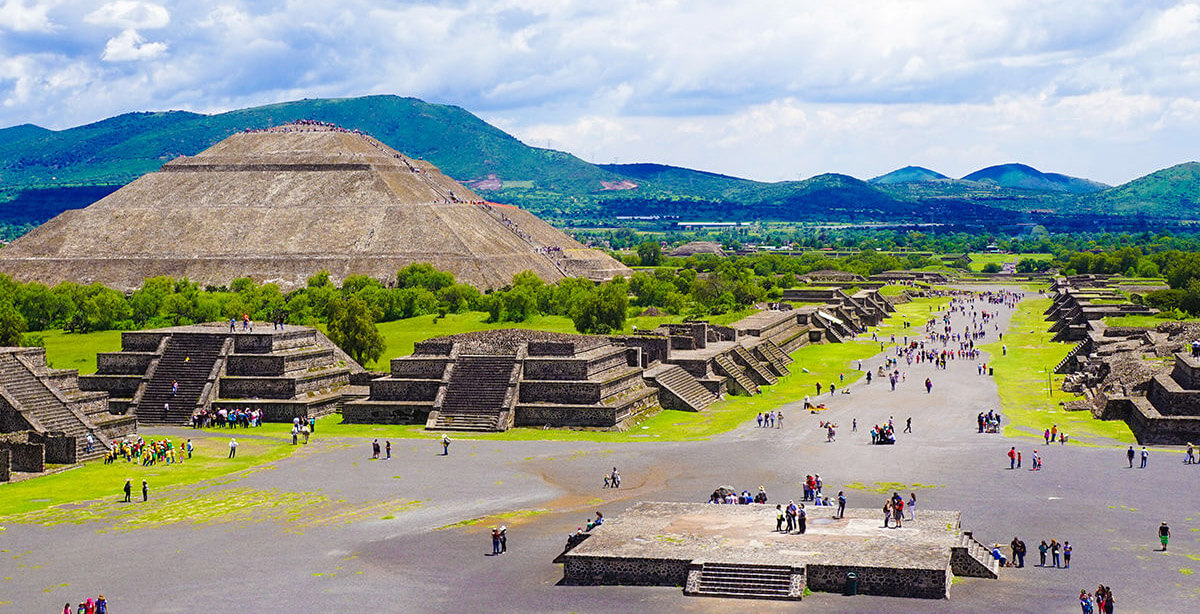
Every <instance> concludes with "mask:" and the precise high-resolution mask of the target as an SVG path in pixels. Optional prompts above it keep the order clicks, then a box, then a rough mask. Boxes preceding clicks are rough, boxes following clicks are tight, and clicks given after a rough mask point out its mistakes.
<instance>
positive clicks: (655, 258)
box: [637, 241, 662, 266]
mask: <svg viewBox="0 0 1200 614" xmlns="http://www.w3.org/2000/svg"><path fill="white" fill-rule="evenodd" d="M637 254H638V260H640V261H641V263H642V266H658V265H660V264H662V245H659V243H658V241H646V242H644V243H642V244H641V245H638V247H637Z"/></svg>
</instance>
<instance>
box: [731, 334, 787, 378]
mask: <svg viewBox="0 0 1200 614" xmlns="http://www.w3.org/2000/svg"><path fill="white" fill-rule="evenodd" d="M733 355H734V362H737V363H739V364H741V365H742V366H744V367H745V368H746V371H747V375H750V376H751V378H752V379H754V380H755V383H757V384H759V385H763V386H773V385H775V384H778V383H779V378H778V377H775V374H774V373H771V370H770V369H768V368H767V367H766V366H765V365H763V363H761V362H759V361H758V359H757V358H755V357H754V356H751V355H750V350H747V349H746V348H745V347H744V346H742V345H741V344H738V345H734V346H733Z"/></svg>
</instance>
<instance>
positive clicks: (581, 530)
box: [492, 511, 604, 554]
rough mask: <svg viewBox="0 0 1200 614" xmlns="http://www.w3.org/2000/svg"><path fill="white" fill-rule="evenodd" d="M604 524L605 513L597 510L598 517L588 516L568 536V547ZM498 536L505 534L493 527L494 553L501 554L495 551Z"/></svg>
mask: <svg viewBox="0 0 1200 614" xmlns="http://www.w3.org/2000/svg"><path fill="white" fill-rule="evenodd" d="M603 524H604V514H601V513H600V512H599V511H597V512H596V517H595V518H594V519H593V518H588V519H587V521H586V522H585V523H584V525H583V526H581V527H576V528H575V532H574V533H572V534H570V535H568V536H567V548H566V549H567V550H570V549H571V548H574V547H575V546H576V545H578V544H579V543H580V542H582V541H583V540H585V539H587V537H588V536H589V535H591V532H592V529H595V528H596V527H598V526H601V525H603ZM500 530H504V527H500ZM496 537H501V538H502V539H504V537H503V534H501V535H497V529H492V554H499V553H498V552H496V551H495V547H496V541H495V539H496ZM503 546H504V541H501V547H503ZM501 552H503V550H501Z"/></svg>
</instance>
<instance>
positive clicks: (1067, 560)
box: [1062, 541, 1071, 569]
mask: <svg viewBox="0 0 1200 614" xmlns="http://www.w3.org/2000/svg"><path fill="white" fill-rule="evenodd" d="M1062 550H1063V569H1070V568H1071V542H1069V541H1063V547H1062Z"/></svg>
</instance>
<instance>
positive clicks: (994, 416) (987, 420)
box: [975, 409, 1000, 433]
mask: <svg viewBox="0 0 1200 614" xmlns="http://www.w3.org/2000/svg"><path fill="white" fill-rule="evenodd" d="M975 423H976V424H977V425H978V426H979V432H980V433H999V432H1000V412H998V411H995V410H991V409H989V410H988V411H987V413H986V414H985V413H983V412H979V415H978V416H976V417H975Z"/></svg>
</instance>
